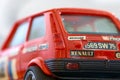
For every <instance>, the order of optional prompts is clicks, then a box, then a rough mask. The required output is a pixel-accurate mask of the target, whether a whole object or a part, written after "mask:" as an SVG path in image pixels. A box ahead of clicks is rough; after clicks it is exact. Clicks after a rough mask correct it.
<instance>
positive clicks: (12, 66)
mask: <svg viewBox="0 0 120 80" xmlns="http://www.w3.org/2000/svg"><path fill="white" fill-rule="evenodd" d="M8 74H9V76H10V80H13V79H17V78H18V75H17V70H16V60H15V59H13V60H12V61H9V63H8Z"/></svg>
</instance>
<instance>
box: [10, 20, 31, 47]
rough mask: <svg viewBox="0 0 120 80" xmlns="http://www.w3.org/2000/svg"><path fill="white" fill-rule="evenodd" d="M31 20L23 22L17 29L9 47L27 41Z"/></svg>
mask: <svg viewBox="0 0 120 80" xmlns="http://www.w3.org/2000/svg"><path fill="white" fill-rule="evenodd" d="M28 26H29V22H25V23H22V24H21V25H19V26H18V28H17V29H16V32H15V34H14V36H13V38H12V40H11V42H10V44H9V47H12V46H16V45H19V44H22V43H24V42H25V39H26V35H27V30H28Z"/></svg>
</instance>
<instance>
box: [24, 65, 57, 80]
mask: <svg viewBox="0 0 120 80" xmlns="http://www.w3.org/2000/svg"><path fill="white" fill-rule="evenodd" d="M24 80H56V79H53V78H52V77H49V76H47V75H45V74H44V73H43V72H42V71H41V70H40V68H39V67H37V66H31V67H30V68H29V69H28V70H27V72H26V74H25V76H24Z"/></svg>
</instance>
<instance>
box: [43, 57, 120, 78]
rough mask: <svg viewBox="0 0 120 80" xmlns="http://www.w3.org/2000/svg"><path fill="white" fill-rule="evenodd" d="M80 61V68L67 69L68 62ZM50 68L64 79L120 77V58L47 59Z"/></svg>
mask: <svg viewBox="0 0 120 80" xmlns="http://www.w3.org/2000/svg"><path fill="white" fill-rule="evenodd" d="M69 62H72V63H78V64H79V65H80V68H79V69H78V70H68V69H66V64H67V63H69ZM45 63H46V65H47V67H48V68H49V70H50V71H51V72H52V73H53V74H54V75H55V76H57V77H58V78H63V79H76V78H77V79H79V78H81V79H84V78H85V79H86V78H89V79H94V78H95V79H96V78H110V79H113V78H114V79H120V60H86V59H52V60H46V61H45Z"/></svg>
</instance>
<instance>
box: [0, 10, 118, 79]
mask: <svg viewBox="0 0 120 80" xmlns="http://www.w3.org/2000/svg"><path fill="white" fill-rule="evenodd" d="M119 78H120V22H119V21H118V19H117V18H115V17H114V16H113V15H111V14H110V13H108V12H105V11H98V10H91V9H78V8H60V9H51V10H48V11H44V12H41V13H38V14H35V15H32V16H29V17H27V18H25V19H22V20H20V21H17V22H16V23H15V25H14V26H13V28H12V30H11V32H10V34H9V36H8V38H7V39H6V41H5V43H4V45H3V46H2V48H1V51H0V80H23V79H24V80H58V79H68V80H71V79H73V80H77V79H87V80H88V79H119Z"/></svg>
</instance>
